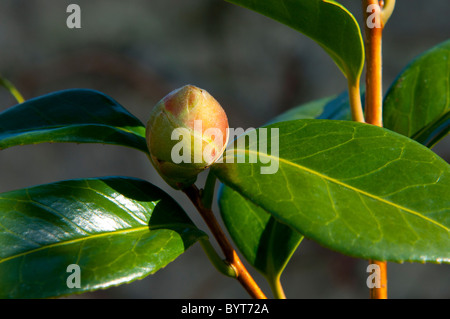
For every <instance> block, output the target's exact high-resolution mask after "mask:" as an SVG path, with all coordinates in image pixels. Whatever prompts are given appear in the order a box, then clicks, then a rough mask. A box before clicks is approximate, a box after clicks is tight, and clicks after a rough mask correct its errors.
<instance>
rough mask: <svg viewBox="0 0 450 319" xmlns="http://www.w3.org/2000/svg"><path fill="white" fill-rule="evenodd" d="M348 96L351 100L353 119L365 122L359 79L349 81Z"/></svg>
mask: <svg viewBox="0 0 450 319" xmlns="http://www.w3.org/2000/svg"><path fill="white" fill-rule="evenodd" d="M348 97H349V101H350V110H351V114H352V120H353V121H356V122H362V123H364V113H363V110H362V106H361V91H360V88H359V81H358V82H353V81H350V80H349V81H348Z"/></svg>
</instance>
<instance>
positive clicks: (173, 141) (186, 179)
mask: <svg viewBox="0 0 450 319" xmlns="http://www.w3.org/2000/svg"><path fill="white" fill-rule="evenodd" d="M146 138H147V146H148V149H149V151H150V159H151V162H152V164H153V166H154V167H155V168H156V170H157V171H158V173H159V174H160V175H161V177H162V178H163V179H164V180H165V181H166V182H167V183H168V184H169V185H170V186H172V187H174V188H176V189H183V188H185V187H188V186H190V185H192V184H194V183H195V181H196V180H197V175H198V174H199V173H200V172H202V171H203V170H205V169H206V168H208V167H209V166H210V165H211V164H213V163H214V162H215V161H217V160H218V159H219V158H220V156H221V155H222V153H223V151H224V150H225V147H226V145H227V142H228V119H227V116H226V114H225V111H224V110H223V109H222V107H221V106H220V104H219V103H218V102H217V101H216V100H215V99H214V98H213V97H212V96H211V95H210V94H209V93H208V92H206V91H205V90H202V89H200V88H198V87H195V86H192V85H186V86H183V87H181V88H179V89H177V90H175V91H172V92H171V93H169V94H168V95H167V96H165V97H164V98H163V99H162V100H161V101H159V102H158V103H157V104H156V106H155V107H154V108H153V110H152V112H151V115H150V119H149V121H148V123H147V129H146Z"/></svg>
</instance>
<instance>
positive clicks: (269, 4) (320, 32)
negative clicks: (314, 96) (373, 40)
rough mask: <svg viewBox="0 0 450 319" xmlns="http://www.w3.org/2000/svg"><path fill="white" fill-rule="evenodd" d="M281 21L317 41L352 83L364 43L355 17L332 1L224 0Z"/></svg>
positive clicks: (359, 69)
mask: <svg viewBox="0 0 450 319" xmlns="http://www.w3.org/2000/svg"><path fill="white" fill-rule="evenodd" d="M227 1H228V2H231V3H234V4H237V5H240V6H243V7H245V8H248V9H251V10H253V11H256V12H259V13H261V14H263V15H265V16H267V17H269V18H272V19H274V20H276V21H278V22H281V23H283V24H285V25H287V26H289V27H291V28H293V29H295V30H297V31H299V32H301V33H303V34H305V35H306V36H308V37H310V38H311V39H313V40H314V41H316V42H317V43H318V44H319V45H320V46H321V47H322V48H324V49H325V51H326V52H327V53H328V54H329V55H330V56H331V58H332V59H333V61H334V62H335V63H336V64H337V66H338V67H339V68H340V69H341V71H342V72H343V73H344V75H345V76H346V77H347V78H348V79H349V80H350V81H351V82H352V83H354V82H356V81H358V80H359V77H360V75H361V72H362V69H363V66H364V43H363V39H362V36H361V31H360V29H359V25H358V22H357V21H356V19H355V17H354V16H353V15H352V14H351V13H350V12H349V11H348V10H347V9H346V8H345V7H344V6H343V5H341V4H339V3H338V2H336V1H332V0H302V1H299V0H265V1H261V0H227Z"/></svg>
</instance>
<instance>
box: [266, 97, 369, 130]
mask: <svg viewBox="0 0 450 319" xmlns="http://www.w3.org/2000/svg"><path fill="white" fill-rule="evenodd" d="M362 94H363V96H362V97H361V99H362V100H363V99H364V92H362ZM351 118H352V116H351V113H350V102H349V99H348V92H347V91H345V92H343V93H341V94H339V95H337V96H331V97H326V98H322V99H319V100H314V101H311V102H308V103H305V104H302V105H300V106H297V107H294V108H292V109H290V110H288V111H286V112H284V113H282V114H280V115H278V116H277V117H275V118H274V119H272V120H270V121H269V122H268V123H267V124H266V125H269V124H273V123H277V122H284V121H292V120H302V119H327V120H351Z"/></svg>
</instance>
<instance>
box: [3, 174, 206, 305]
mask: <svg viewBox="0 0 450 319" xmlns="http://www.w3.org/2000/svg"><path fill="white" fill-rule="evenodd" d="M203 236H205V235H204V233H203V232H201V231H200V230H198V229H197V228H196V227H195V226H194V224H193V223H192V222H191V220H190V219H189V218H188V216H187V215H186V214H185V212H184V211H183V210H182V208H181V207H180V206H179V205H178V204H177V203H176V202H175V201H174V200H173V199H172V198H171V197H169V196H168V195H167V194H166V193H164V192H163V191H161V190H160V189H159V188H157V187H155V186H153V185H152V184H150V183H148V182H146V181H143V180H138V179H134V178H124V177H105V178H98V179H82V180H69V181H62V182H57V183H53V184H47V185H41V186H35V187H31V188H26V189H22V190H17V191H11V192H7V193H3V194H0V246H1V247H2V249H1V250H0V282H1V285H0V298H45V297H55V296H61V295H67V294H73V293H80V292H85V291H92V290H96V289H100V288H107V287H110V286H116V285H119V284H122V283H128V282H131V281H133V280H136V279H140V278H143V277H145V276H147V275H149V274H152V273H154V272H156V271H157V270H159V269H160V268H162V267H164V266H166V265H167V264H168V263H170V262H171V261H173V260H174V259H175V258H176V257H177V256H179V255H180V254H182V253H183V252H184V251H185V250H186V249H187V248H188V247H189V246H191V245H192V244H193V243H194V242H195V241H196V240H198V239H199V238H201V237H203ZM72 264H75V265H78V266H79V267H80V268H79V269H80V274H81V276H80V284H81V287H80V288H69V287H68V285H67V282H68V281H69V283H74V282H76V281H75V280H73V277H71V278H69V277H70V276H71V275H72V274H73V273H74V271H73V270H72V271H69V272H68V271H67V268H68V266H69V265H72Z"/></svg>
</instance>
